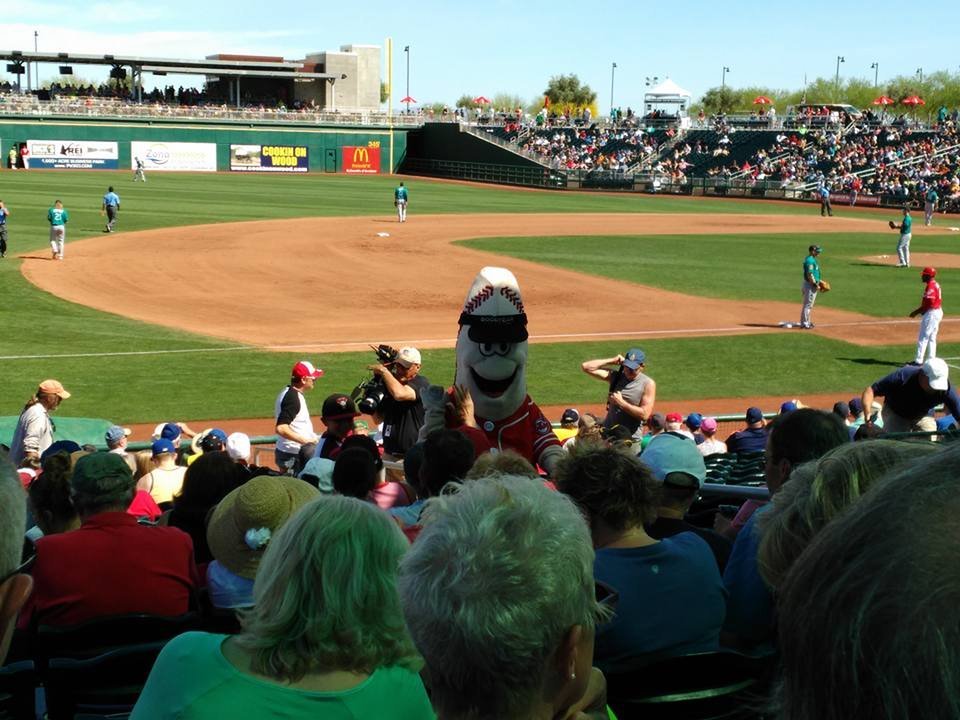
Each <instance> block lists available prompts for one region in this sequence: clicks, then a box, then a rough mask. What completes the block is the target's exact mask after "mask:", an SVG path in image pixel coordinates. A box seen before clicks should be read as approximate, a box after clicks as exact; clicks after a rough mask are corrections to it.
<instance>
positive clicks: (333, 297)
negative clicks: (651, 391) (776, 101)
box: [22, 214, 960, 352]
mask: <svg viewBox="0 0 960 720" xmlns="http://www.w3.org/2000/svg"><path fill="white" fill-rule="evenodd" d="M825 227H827V225H826V224H825V221H824V219H823V218H820V217H818V216H796V215H789V216H788V215H783V216H777V215H749V214H743V215H737V214H691V215H677V214H613V215H602V214H549V215H546V214H543V215H540V214H523V215H519V214H517V215H435V216H411V219H410V221H409V222H407V223H405V224H404V225H400V224H398V223H397V222H396V221H395V220H394V219H393V218H391V217H360V218H357V217H348V218H304V219H295V220H273V221H269V222H248V223H229V224H217V225H204V226H192V227H184V228H168V229H161V230H150V231H145V232H138V233H118V234H116V235H107V236H103V237H96V238H89V239H86V240H82V241H79V242H74V243H70V244H69V246H68V248H67V261H66V262H63V263H57V262H52V261H49V260H47V259H46V258H43V257H39V256H37V257H34V256H29V257H27V258H26V260H25V261H24V262H23V264H22V272H23V274H24V275H25V276H26V278H27V279H28V280H29V281H30V282H32V283H34V284H35V285H37V286H38V287H40V288H42V289H44V290H46V291H48V292H50V293H53V294H55V295H57V296H59V297H61V298H64V299H66V300H70V301H72V302H76V303H80V304H83V305H87V306H90V307H93V308H97V309H99V310H104V311H107V312H112V313H117V314H121V315H125V316H127V317H130V318H134V319H137V320H142V321H145V322H150V323H158V324H162V325H167V326H169V327H174V328H177V329H181V330H187V331H190V332H195V333H200V334H203V335H207V336H213V337H220V338H224V339H228V340H231V341H235V342H239V343H244V344H248V345H252V346H257V347H263V348H269V349H283V350H300V349H302V350H310V351H313V352H336V351H347V350H356V349H361V348H366V347H367V345H368V343H370V342H389V343H391V344H394V345H400V344H416V345H419V346H421V347H447V346H452V345H453V342H454V336H455V333H456V318H457V315H458V314H459V311H460V306H461V303H462V299H463V296H464V293H465V292H466V289H467V288H468V287H469V283H470V281H471V280H472V279H473V277H474V275H475V274H476V272H477V270H478V269H479V268H480V267H482V266H483V265H488V264H498V265H500V264H504V265H507V266H508V267H510V268H511V269H512V270H513V271H514V273H515V274H516V275H517V278H518V280H519V282H520V287H521V289H522V291H523V295H524V302H525V304H526V307H527V313H528V315H529V317H530V334H531V341H533V342H538V341H539V342H549V341H552V342H557V341H575V340H586V339H615V338H619V337H624V338H626V337H670V336H695V335H718V334H745V333H762V332H798V331H797V330H783V329H782V328H779V327H778V323H779V321H781V320H784V319H789V320H793V319H794V318H795V317H796V316H797V315H798V313H799V305H800V297H799V295H800V293H799V291H798V293H797V296H798V297H797V302H796V303H782V302H770V301H759V300H758V301H734V300H716V299H705V298H702V297H694V296H691V295H686V294H683V293H678V292H671V291H667V290H661V289H658V288H652V287H646V286H639V285H635V284H632V283H627V282H621V281H617V280H610V279H605V278H599V277H593V276H587V275H582V274H580V273H576V272H573V271H569V270H563V269H559V268H553V267H547V266H543V265H538V264H536V263H531V262H527V261H523V260H516V259H513V258H510V259H504V258H502V257H500V256H497V255H493V254H491V253H486V252H481V251H477V250H472V249H468V248H463V247H457V246H453V245H451V243H452V242H453V241H455V240H461V239H469V238H479V237H490V236H540V235H596V234H605V235H615V234H630V235H663V234H704V235H710V234H727V233H784V232H791V233H817V232H822V231H823V230H824V229H825ZM829 230H830V231H831V232H884V231H886V230H887V226H886V223H885V222H884V221H883V220H881V219H869V218H868V219H864V218H833V219H832V220H830V221H829ZM924 231H926V232H939V230H938V229H937V228H929V229H927V228H924ZM915 257H916V258H917V262H926V260H925V259H921V256H920V255H919V254H918V255H916V256H915ZM924 257H925V256H924ZM941 264H944V263H941ZM384 278H391V280H390V287H389V297H390V298H391V299H390V301H389V302H387V301H381V302H380V303H379V304H378V305H377V308H376V312H371V311H370V308H371V306H370V301H371V298H375V297H378V296H381V295H383V294H385V293H382V292H381V287H382V284H383V283H384V282H385V281H384ZM582 298H590V299H591V300H590V302H589V303H586V302H583V301H582ZM627 298H629V302H624V300H625V299H627ZM597 308H603V312H602V313H600V312H597ZM665 308H669V312H664V309H665ZM878 325H882V326H883V330H882V332H880V331H878V328H877V327H876V326H878ZM815 332H817V333H820V334H823V335H826V336H830V337H834V338H839V339H843V340H846V341H850V342H854V343H858V344H864V345H869V344H892V343H903V344H907V343H912V342H913V341H914V339H915V336H916V321H915V320H910V319H907V318H891V319H886V320H885V319H878V318H870V317H866V316H863V315H860V314H858V313H854V312H847V311H842V310H836V309H833V308H830V307H829V306H828V305H827V304H826V303H824V304H822V305H821V306H818V307H817V329H816V330H815ZM940 339H941V340H942V341H955V340H960V323H944V325H943V326H942V327H941V330H940Z"/></svg>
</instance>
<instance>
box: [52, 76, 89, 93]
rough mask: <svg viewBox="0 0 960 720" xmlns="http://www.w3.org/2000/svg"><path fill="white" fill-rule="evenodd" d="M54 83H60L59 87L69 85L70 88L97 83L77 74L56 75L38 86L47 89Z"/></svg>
mask: <svg viewBox="0 0 960 720" xmlns="http://www.w3.org/2000/svg"><path fill="white" fill-rule="evenodd" d="M54 84H58V85H60V87H71V88H79V87H87V86H89V85H93V86H94V87H96V86H97V85H98V83H95V82H93V81H91V80H87V79H86V78H82V77H79V76H77V75H57V76H56V77H54V78H51V79H49V80H47V81H46V82H44V83H42V84H41V85H40V87H42V88H43V89H44V90H49V89H50V87H51V86H52V85H54Z"/></svg>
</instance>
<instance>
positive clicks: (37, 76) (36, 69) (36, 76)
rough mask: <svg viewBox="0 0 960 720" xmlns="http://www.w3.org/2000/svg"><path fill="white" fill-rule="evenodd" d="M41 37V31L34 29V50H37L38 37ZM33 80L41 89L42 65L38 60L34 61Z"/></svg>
mask: <svg viewBox="0 0 960 720" xmlns="http://www.w3.org/2000/svg"><path fill="white" fill-rule="evenodd" d="M38 37H40V33H38V32H37V31H36V30H34V31H33V51H34V52H37V38H38ZM33 82H34V83H35V84H36V86H37V90H39V89H40V66H39V64H38V63H37V61H36V60H34V61H33Z"/></svg>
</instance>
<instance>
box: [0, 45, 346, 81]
mask: <svg viewBox="0 0 960 720" xmlns="http://www.w3.org/2000/svg"><path fill="white" fill-rule="evenodd" d="M0 59H2V60H4V61H7V62H15V63H26V62H34V63H54V64H58V65H105V66H110V67H117V66H120V67H123V66H129V67H131V68H132V69H133V70H134V71H136V72H151V73H156V74H165V73H175V74H179V75H225V76H230V77H241V76H246V77H268V78H276V79H285V80H289V79H293V80H339V79H341V78H340V76H339V75H337V74H331V73H318V72H305V71H304V70H303V68H304V63H303V62H302V61H296V60H280V61H274V60H268V61H264V60H252V59H246V58H236V59H230V60H213V59H210V60H207V59H204V60H187V59H182V58H174V59H170V58H152V57H140V56H137V55H82V54H77V53H66V52H61V53H41V52H24V51H20V50H0Z"/></svg>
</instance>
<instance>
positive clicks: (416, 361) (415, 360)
mask: <svg viewBox="0 0 960 720" xmlns="http://www.w3.org/2000/svg"><path fill="white" fill-rule="evenodd" d="M397 362H398V363H400V364H401V365H403V366H404V367H410V366H411V365H420V364H422V363H421V362H420V351H419V350H417V349H416V348H415V347H405V348H400V352H398V353H397Z"/></svg>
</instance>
